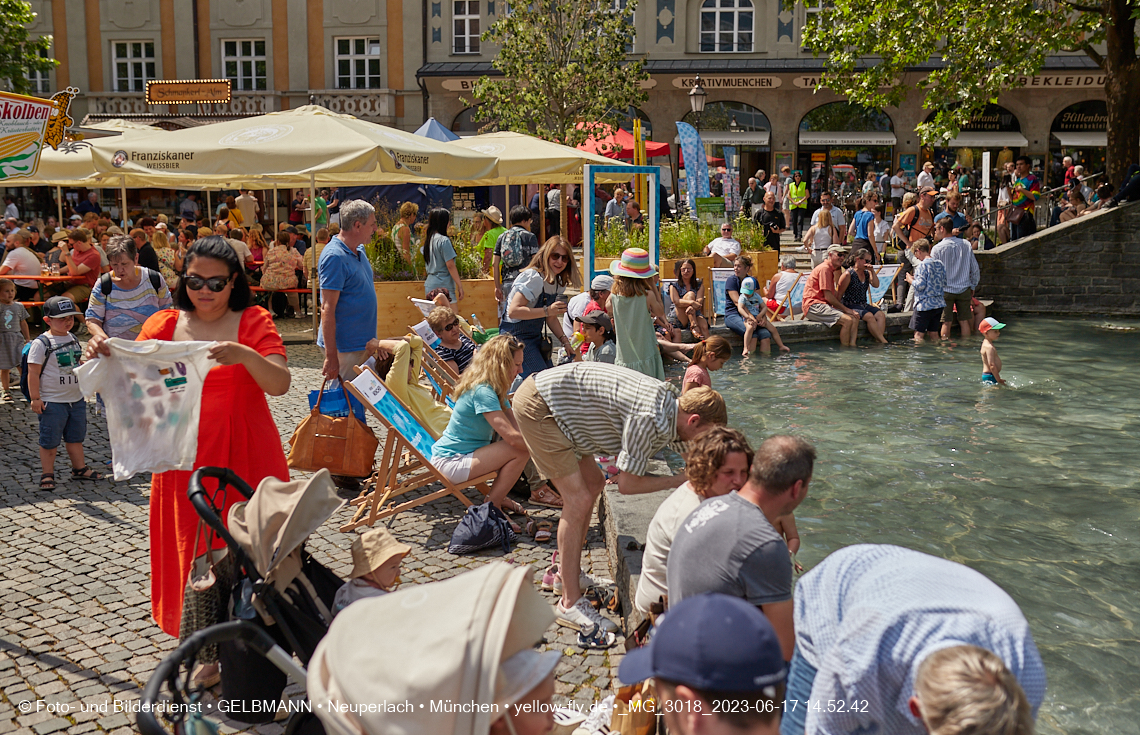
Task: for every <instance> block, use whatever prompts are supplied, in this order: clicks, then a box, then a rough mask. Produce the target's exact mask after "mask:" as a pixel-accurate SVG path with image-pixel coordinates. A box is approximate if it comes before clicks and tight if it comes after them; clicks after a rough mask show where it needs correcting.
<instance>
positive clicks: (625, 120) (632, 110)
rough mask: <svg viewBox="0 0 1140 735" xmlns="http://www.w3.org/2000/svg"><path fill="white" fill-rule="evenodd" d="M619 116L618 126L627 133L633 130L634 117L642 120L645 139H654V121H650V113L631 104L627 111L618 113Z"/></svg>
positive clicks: (642, 131)
mask: <svg viewBox="0 0 1140 735" xmlns="http://www.w3.org/2000/svg"><path fill="white" fill-rule="evenodd" d="M616 114H617V116H618V127H619V128H621V129H622V130H624V131H625V132H627V133H632V132H633V121H634V119H638V120H641V133H642V136H643V139H644V140H653V122H652V121H650V119H649V115H646V114H645V113H644V112H642V111H641V110H639V109H638V108H636V107H633V106H630V107H629V108H628V109H627V110H626V111H625V112H618V113H616Z"/></svg>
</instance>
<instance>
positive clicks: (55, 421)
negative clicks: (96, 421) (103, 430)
mask: <svg viewBox="0 0 1140 735" xmlns="http://www.w3.org/2000/svg"><path fill="white" fill-rule="evenodd" d="M61 438H62V439H63V441H64V443H65V444H82V443H83V440H84V439H85V438H87V401H85V400H83V399H79V400H78V401H76V402H75V403H45V404H44V412H43V413H41V414H40V446H41V447H43V448H44V449H56V448H57V447H59V440H60V439H61Z"/></svg>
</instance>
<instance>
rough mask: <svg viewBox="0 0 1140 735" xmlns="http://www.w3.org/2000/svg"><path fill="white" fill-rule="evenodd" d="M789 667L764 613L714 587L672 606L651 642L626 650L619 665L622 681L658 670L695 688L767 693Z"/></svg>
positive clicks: (631, 681)
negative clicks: (712, 589) (720, 592)
mask: <svg viewBox="0 0 1140 735" xmlns="http://www.w3.org/2000/svg"><path fill="white" fill-rule="evenodd" d="M787 673H788V669H787V666H786V665H785V664H784V656H783V654H782V653H781V651H780V640H779V639H778V638H777V637H776V631H775V630H774V629H773V628H772V624H771V623H769V622H768V618H766V617H764V613H762V612H760V611H759V610H757V609H756V606H755V605H750V604H749V603H747V602H745V601H744V600H742V599H740V598H738V597H730V596H728V595H722V594H718V593H715V592H709V593H705V594H703V595H697V596H695V597H687V598H685V599H684V600H681V601H680V602H678V603H676V604H675V605H674V606H673V607H671V608H670V609H669V614H668V615H666V616H665V617H664V618H662V619H661V623H660V625H659V626H658V627H657V631H656V634H655V635H654V636H653V637H652V638H650V639H649V643H647V644H645V645H644V646H642V647H641V648H635V649H634V650H632V651H630V652H628V653H627V654H626V655H625V658H623V659H622V662H621V668H620V669H619V670H618V675H619V676H620V677H621V681H622V683H623V684H635V683H637V682H639V681H645V680H646V679H649V678H651V677H655V676H656V677H660V678H662V679H664V680H666V681H669V682H673V683H676V684H684V685H686V686H689V687H693V688H694V689H707V690H711V691H714V692H755V691H763V692H764V693H765V694H766V695H768V696H771V697H774V696H775V694H776V690H775V686H776V685H777V684H779V683H780V682H782V681H783V680H784V679H785V678H786V677H787ZM769 692H770V693H769Z"/></svg>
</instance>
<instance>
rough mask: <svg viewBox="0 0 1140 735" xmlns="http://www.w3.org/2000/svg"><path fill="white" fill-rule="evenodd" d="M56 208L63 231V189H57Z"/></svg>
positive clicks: (58, 187) (60, 227)
mask: <svg viewBox="0 0 1140 735" xmlns="http://www.w3.org/2000/svg"><path fill="white" fill-rule="evenodd" d="M55 206H56V211H58V212H59V229H61V230H62V229H63V187H62V186H57V187H55Z"/></svg>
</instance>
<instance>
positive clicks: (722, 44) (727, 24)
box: [701, 0, 752, 53]
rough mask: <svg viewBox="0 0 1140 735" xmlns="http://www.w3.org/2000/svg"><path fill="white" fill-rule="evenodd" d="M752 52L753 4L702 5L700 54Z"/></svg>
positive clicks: (738, 0)
mask: <svg viewBox="0 0 1140 735" xmlns="http://www.w3.org/2000/svg"><path fill="white" fill-rule="evenodd" d="M751 50H752V0H705V1H704V2H703V3H702V4H701V52H702V53H708V52H722V53H727V52H733V51H751Z"/></svg>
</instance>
